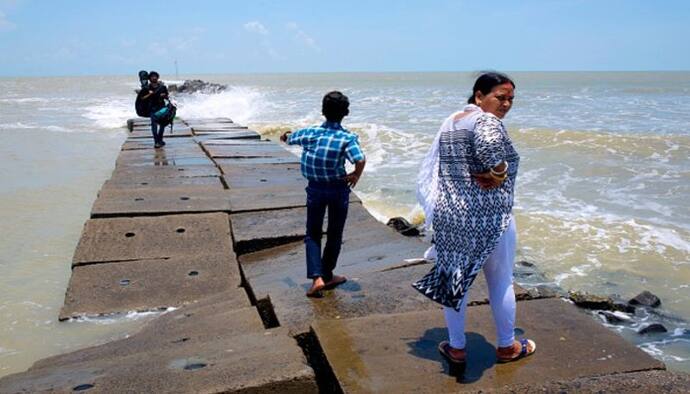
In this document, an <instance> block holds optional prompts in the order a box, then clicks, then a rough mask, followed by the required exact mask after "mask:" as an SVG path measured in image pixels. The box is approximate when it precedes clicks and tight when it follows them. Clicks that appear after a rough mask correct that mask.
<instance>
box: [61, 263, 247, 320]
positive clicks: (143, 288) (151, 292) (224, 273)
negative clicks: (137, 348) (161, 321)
mask: <svg viewBox="0 0 690 394" xmlns="http://www.w3.org/2000/svg"><path fill="white" fill-rule="evenodd" d="M240 283H241V279H240V272H239V268H238V265H237V261H236V260H235V258H234V256H232V255H229V254H215V255H200V256H191V257H173V258H169V259H153V260H135V261H123V262H116V263H108V264H91V265H84V266H77V267H74V269H73V270H72V276H71V278H70V282H69V285H68V287H67V293H66V294H65V305H64V306H63V308H62V310H61V311H60V316H59V318H60V320H65V319H68V318H71V317H77V316H98V315H103V314H109V313H117V312H129V311H140V312H141V311H151V310H161V309H165V308H168V307H178V306H181V305H184V304H186V303H189V302H192V301H195V300H199V299H202V298H204V297H208V296H210V295H213V294H216V293H220V292H223V291H225V290H228V289H235V290H234V291H233V292H228V294H230V295H231V296H232V299H233V300H235V301H236V302H235V304H236V305H237V306H245V307H249V306H250V304H249V300H248V299H247V295H246V292H245V291H244V290H243V289H240V288H239V286H240Z"/></svg>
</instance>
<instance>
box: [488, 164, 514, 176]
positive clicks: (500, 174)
mask: <svg viewBox="0 0 690 394" xmlns="http://www.w3.org/2000/svg"><path fill="white" fill-rule="evenodd" d="M504 163H506V168H504V169H503V171H501V172H497V171H494V169H493V168H490V169H489V173H490V174H491V175H495V176H499V177H500V176H503V177H504V178H505V176H506V175H508V167H509V164H508V163H507V162H504Z"/></svg>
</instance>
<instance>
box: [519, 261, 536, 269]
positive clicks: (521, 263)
mask: <svg viewBox="0 0 690 394" xmlns="http://www.w3.org/2000/svg"><path fill="white" fill-rule="evenodd" d="M518 265H521V266H523V267H530V268H533V267H535V264H534V263H531V262H529V261H525V260H522V261H518Z"/></svg>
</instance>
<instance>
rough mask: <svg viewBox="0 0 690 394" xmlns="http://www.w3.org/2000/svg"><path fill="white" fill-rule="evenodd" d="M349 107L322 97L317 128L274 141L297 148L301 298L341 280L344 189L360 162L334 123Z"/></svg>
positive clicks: (353, 144)
mask: <svg viewBox="0 0 690 394" xmlns="http://www.w3.org/2000/svg"><path fill="white" fill-rule="evenodd" d="M349 107H350V102H349V100H348V99H347V96H345V95H344V94H342V93H340V92H330V93H328V94H326V95H325V96H324V98H323V104H322V109H321V112H322V114H323V116H324V117H326V121H325V122H324V123H323V124H322V125H321V126H314V127H309V128H306V129H302V130H298V131H295V132H294V133H292V132H289V131H288V132H286V133H285V134H283V135H282V136H281V137H280V139H281V141H283V142H286V143H287V144H288V145H300V146H302V160H301V166H300V167H301V169H302V175H303V176H304V177H305V178H307V180H308V181H309V185H308V186H307V234H306V237H305V239H304V244H305V247H306V252H307V277H308V278H309V279H311V280H312V281H313V282H312V285H311V288H310V289H309V291H308V292H307V297H321V296H322V293H321V291H322V290H327V289H332V288H334V287H336V286H338V285H340V284H342V283H345V282H346V281H347V279H346V278H345V277H344V276H339V275H333V270H334V269H335V265H336V261H337V260H338V255H339V254H340V246H341V244H342V241H343V229H344V228H345V219H346V218H347V208H348V205H349V201H350V188H353V187H355V185H356V184H357V182H358V181H359V178H360V176H362V171H364V165H365V163H366V161H365V158H364V153H362V149H361V148H360V146H359V141H358V140H357V135H355V134H352V133H350V132H349V131H347V130H346V129H344V128H343V127H342V126H341V125H340V123H341V122H342V120H343V118H344V117H345V116H347V115H348V114H349V113H350V109H349ZM345 159H347V160H348V161H349V162H350V163H353V164H354V165H355V170H354V171H353V172H351V173H349V174H348V173H347V172H346V171H345ZM326 208H328V236H327V238H326V246H325V248H324V250H323V256H322V255H321V236H322V232H323V231H322V229H323V219H324V215H325V213H326Z"/></svg>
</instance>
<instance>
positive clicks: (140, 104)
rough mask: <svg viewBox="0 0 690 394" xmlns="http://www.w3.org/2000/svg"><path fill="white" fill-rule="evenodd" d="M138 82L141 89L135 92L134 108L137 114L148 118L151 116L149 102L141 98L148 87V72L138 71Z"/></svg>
mask: <svg viewBox="0 0 690 394" xmlns="http://www.w3.org/2000/svg"><path fill="white" fill-rule="evenodd" d="M139 83H140V84H141V90H140V91H139V92H138V93H137V99H136V101H134V109H135V110H136V111H137V115H138V116H141V117H142V118H148V117H150V116H151V104H149V102H148V101H145V100H142V99H141V97H142V96H144V95H145V94H146V92H147V91H148V87H149V73H148V72H147V71H144V70H142V71H139Z"/></svg>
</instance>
